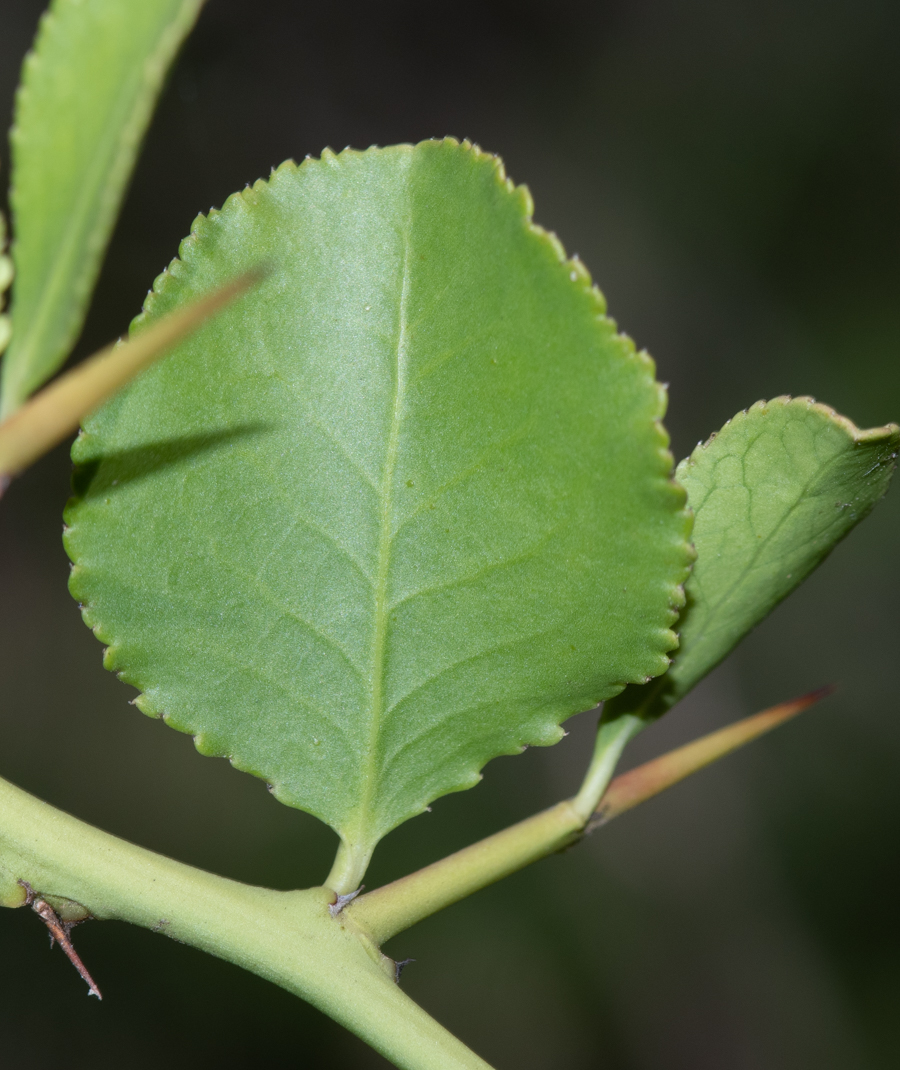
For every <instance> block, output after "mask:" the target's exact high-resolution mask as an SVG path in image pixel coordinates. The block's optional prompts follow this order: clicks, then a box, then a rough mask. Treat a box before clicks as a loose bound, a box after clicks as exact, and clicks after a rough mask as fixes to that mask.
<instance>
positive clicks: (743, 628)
mask: <svg viewBox="0 0 900 1070" xmlns="http://www.w3.org/2000/svg"><path fill="white" fill-rule="evenodd" d="M898 449H900V428H898V427H897V425H896V424H888V425H887V426H886V427H877V428H874V429H872V430H870V431H861V430H860V429H859V428H857V427H856V426H854V424H852V423H851V422H850V421H849V420H847V419H846V418H845V417H843V416H839V415H838V414H837V413H836V412H835V411H834V410H833V409H830V408H828V407H827V406H825V405H819V404H816V403H815V402H814V401H813V400H812V399H811V398H794V399H791V398H785V397H781V398H775V399H774V401H769V402H765V401H759V402H757V403H756V404H755V405H754V406H753V407H752V408H751V409H749V410H748V411H746V412H741V413H738V415H737V416H735V417H734V419H732V420H730V421H729V422H728V423H727V424H726V425H725V426H724V427H723V428H722V430H721V431H720V432H719V433H718V434H716V435H713V436H712V438H710V440H709V441H708V442H707V443H705V444H704V445H701V446H698V447H697V449H696V450H694V452H693V454H692V455H691V456H690V457H689V458H688V459H687V460H684V461H682V462H681V464H680V465H679V466H678V469H677V472H676V476H677V478H678V480H679V481H680V482H681V483H682V485H683V486H684V488H685V490H687V492H688V503H689V504H690V506H691V508H692V509H693V510H694V516H695V520H694V536H693V537H694V545H695V546H696V549H697V561H696V564H695V565H694V570H693V573H692V574H691V577H690V579H689V580H688V582H687V584H686V585H685V593H686V595H687V604H686V607H685V610H684V613H683V615H682V619H681V623H680V645H679V648H678V650H677V652H676V653H675V655H674V657H673V660H672V666H671V668H670V669H669V671H668V672H667V673H666V674H665V676H663V677H660V678H659V679H658V680H655V681H653V683H651V684H648V685H646V686H644V687H638V688H635V687H629V688H628V689H627V690H626V691H625V692H624V693H623V694H621V695H620V696H619V697H618V698H616V699H615V700H614V701H613V702H611V703H609V704H608V706H607V708H606V709H605V710H604V717H603V719H604V721H606V722H608V721H610V720H612V719H614V718H616V717H618V716H620V715H622V714H624V713H637V714H638V715H640V716H642V717H645V718H653V717H658V716H659V715H660V714H662V713H665V711H666V710H667V709H669V708H670V707H671V706H673V705H674V704H675V703H676V702H677V701H678V700H679V699H681V698H682V697H683V696H684V695H685V694H687V692H688V691H690V689H691V688H692V687H694V685H695V684H697V683H698V682H699V681H700V680H701V679H702V678H703V677H704V676H705V675H706V674H707V673H708V672H709V671H710V670H711V669H713V668H714V667H715V666H716V665H718V663H719V662H720V661H721V660H722V659H723V658H724V657H725V656H726V655H727V654H728V653H729V652H730V651H731V650H732V649H733V648H734V647H735V646H736V645H737V644H738V643H739V642H740V640H741V639H742V638H743V637H744V636H745V635H746V634H747V632H749V631H750V630H751V628H753V627H754V626H755V625H756V624H758V623H759V622H760V621H761V620H762V619H763V617H765V616H766V615H767V614H768V613H770V612H771V611H772V610H773V609H774V608H775V606H776V605H777V604H778V603H779V602H780V601H781V600H782V599H783V598H784V597H786V595H788V594H790V592H791V591H792V590H793V589H794V588H795V587H796V586H797V585H798V584H799V583H800V582H801V581H802V580H804V579H805V578H806V577H807V576H808V575H809V573H810V572H812V570H813V569H814V568H815V567H816V566H817V565H819V564H820V563H821V562H822V561H823V560H824V559H825V557H827V555H828V554H829V553H830V551H831V550H832V549H833V548H834V546H835V545H836V544H837V543H838V542H840V540H841V539H843V538H844V536H845V535H847V534H848V533H849V532H850V531H851V530H852V529H853V528H854V527H855V526H856V525H857V524H858V523H859V522H860V520H862V519H863V518H864V517H865V516H867V515H868V514H869V512H870V511H871V510H872V508H873V507H874V506H875V504H876V503H877V502H878V500H879V499H880V498H881V497H883V495H884V494H885V492H886V491H887V488H888V484H889V482H890V478H891V474H892V473H893V470H894V468H895V462H896V457H897V452H898Z"/></svg>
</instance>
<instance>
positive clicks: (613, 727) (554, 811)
mask: <svg viewBox="0 0 900 1070" xmlns="http://www.w3.org/2000/svg"><path fill="white" fill-rule="evenodd" d="M645 723H646V722H645V721H643V720H642V719H641V718H640V717H635V716H633V715H630V714H626V715H625V716H622V717H617V718H616V719H615V720H613V721H609V722H604V721H603V720H602V719H601V721H600V724H599V725H598V728H597V742H596V745H595V747H594V756H593V758H592V760H591V764H590V766H589V768H588V771H587V774H586V776H585V778H584V783H583V784H582V786H581V790H580V791H579V792H578V794H577V795H576V796H575V798H574V799H569V800H566V801H565V802H561V803H558V804H557V805H556V806H553V807H551V808H550V809H549V810H544V811H543V812H542V813H539V814H535V815H534V817H529V818H527V819H526V820H525V821H520V822H519V823H518V824H516V825H512V826H511V827H510V828H507V829H504V830H503V831H502V832H498V833H496V834H495V835H493V836H488V837H487V839H484V840H480V841H479V842H478V843H474V844H472V846H471V847H465V848H463V850H461V851H457V852H456V854H452V855H449V856H448V857H447V858H442V859H441V860H440V861H439V862H435V863H433V864H432V865H430V866H426V867H425V868H424V869H420V870H418V872H416V873H411V874H410V875H409V876H408V877H402V878H401V879H400V880H396V881H394V882H393V883H392V884H386V885H384V887H382V888H377V889H376V890H375V891H374V892H369V894H368V895H363V896H360V897H359V898H358V899H356V900H354V902H353V903H352V904H350V906H348V907H347V911H348V912H349V913H350V914H351V915H352V917H353V919H354V920H355V921H356V923H357V924H358V925H360V926H361V927H362V928H363V929H364V930H365V931H366V932H367V933H368V934H369V935H370V936H371V937H372V939H373V940H374V942H375V943H376V944H378V945H379V947H380V946H381V944H383V943H384V941H385V940H389V939H390V938H391V937H392V936H396V935H397V933H400V932H403V930H404V929H408V928H410V927H411V926H412V925H415V924H416V922H418V921H422V919H423V918H427V917H429V915H431V914H436V913H437V912H438V911H439V910H443V909H444V907H448V906H451V905H452V904H453V903H457V902H459V900H460V899H465V898H466V896H469V895H472V894H473V893H474V892H477V891H480V889H482V888H486V887H487V886H488V885H489V884H494V883H496V882H497V881H499V880H502V879H503V878H504V877H508V876H509V875H510V874H511V873H515V872H516V870H519V869H523V868H524V867H525V866H528V865H530V864H531V863H532V862H537V861H538V860H539V859H541V858H545V857H546V856H547V855H550V854H553V853H554V852H556V851H561V850H562V849H563V848H565V847H569V846H571V845H572V844H573V843H576V842H577V841H578V840H579V839H581V836H582V834H583V832H584V828H585V826H586V825H587V823H588V821H589V820H590V819H591V817H592V815H593V813H594V811H595V810H596V809H597V805H598V803H599V802H600V799H601V797H602V796H603V793H604V792H605V791H606V788H607V785H608V784H609V782H610V779H611V778H612V775H613V772H614V770H615V768H616V763H617V762H618V761H619V758H620V757H621V755H622V751H623V749H624V747H625V744H626V743H627V742H628V741H629V740H630V739H632V738H633V737H634V736H635V735H637V733H638V732H639V731H640V730H641V729H642V728H643V727H644V725H645Z"/></svg>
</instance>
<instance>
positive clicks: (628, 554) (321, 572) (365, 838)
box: [66, 140, 690, 883]
mask: <svg viewBox="0 0 900 1070" xmlns="http://www.w3.org/2000/svg"><path fill="white" fill-rule="evenodd" d="M530 211H531V203H530V198H529V196H528V193H527V191H526V190H524V189H522V188H518V189H517V188H515V187H513V186H512V185H511V184H510V183H509V182H508V181H507V180H506V179H505V177H504V174H503V170H502V166H501V165H500V163H499V161H498V160H497V159H496V158H494V157H491V156H488V155H486V154H484V153H482V152H480V151H479V150H478V149H476V148H473V147H472V146H470V145H468V144H464V145H459V144H458V143H456V142H454V141H450V140H448V141H444V142H424V143H423V144H420V145H418V146H415V147H412V146H409V145H401V146H397V147H394V148H390V149H383V150H378V149H372V150H369V151H368V152H364V153H358V152H351V151H347V152H344V153H341V154H340V155H339V156H335V155H333V154H331V153H325V154H324V155H323V158H322V160H321V161H318V160H316V161H312V160H311V161H307V162H306V163H304V164H303V165H302V166H301V167H299V168H298V167H297V166H296V165H295V164H293V163H287V164H285V165H283V166H282V167H281V168H279V169H278V170H277V171H276V172H275V173H274V174H273V175H272V177H271V179H270V181H269V182H258V183H256V185H255V186H254V187H253V188H252V189H247V190H245V191H244V192H243V193H241V194H236V195H235V196H233V197H232V198H230V199H229V200H228V202H227V203H226V205H225V207H224V208H223V209H222V211H221V212H213V213H212V214H211V215H210V216H209V217H208V218H202V217H201V218H200V219H198V220H197V221H196V223H195V224H194V228H193V231H192V234H191V236H190V237H189V238H188V239H187V240H186V241H185V242H184V243H183V245H182V248H181V259H180V260H177V261H175V262H174V263H173V264H172V266H171V267H170V269H169V271H168V273H167V274H165V275H163V276H161V277H160V278H159V279H158V280H157V283H156V287H155V293H154V294H152V295H151V296H150V298H149V299H148V303H147V312H146V314H145V316H144V317H143V323H147V322H151V321H153V320H155V319H156V318H157V317H159V316H160V315H161V314H163V313H164V312H166V311H168V310H170V309H172V308H174V307H176V306H178V305H180V304H182V303H183V302H185V301H187V300H190V299H191V298H192V297H194V296H195V295H197V294H199V293H202V292H204V291H206V290H208V289H209V288H211V287H212V286H214V285H217V284H218V283H219V282H221V281H222V280H226V279H229V278H232V277H233V276H234V275H235V274H237V273H239V272H241V271H244V270H246V269H247V268H248V267H250V266H251V265H253V264H255V263H257V262H258V261H260V260H261V259H263V258H265V259H267V260H268V262H269V263H270V264H271V266H272V270H271V273H270V275H269V276H268V278H267V279H266V280H265V281H264V282H263V283H262V284H261V285H260V287H259V288H258V289H257V290H256V291H254V292H253V293H251V294H250V295H249V296H247V297H246V298H244V299H242V301H241V302H239V303H238V304H237V305H235V306H234V307H233V308H231V309H227V310H226V311H225V312H223V313H222V314H221V315H220V316H219V317H218V319H217V320H216V321H215V322H214V323H212V324H211V325H210V326H208V327H205V328H203V329H202V330H201V331H200V332H198V333H197V335H195V336H194V337H192V338H191V339H190V340H188V341H187V342H186V343H184V344H183V345H182V346H181V347H180V349H179V350H178V351H176V353H175V354H174V355H173V356H171V357H170V358H169V359H168V360H167V361H166V362H165V363H164V365H161V366H159V367H156V368H154V369H152V370H151V371H150V372H148V373H147V374H146V375H145V376H144V377H143V378H142V379H140V380H139V381H138V382H137V383H136V384H135V385H134V386H133V387H131V388H129V389H128V390H127V391H126V392H125V393H124V394H122V395H121V397H120V398H117V399H116V400H115V401H113V402H112V403H111V404H110V405H109V406H107V407H106V408H105V409H104V410H103V411H101V413H100V414H99V415H98V416H97V417H95V418H94V419H92V420H91V421H90V422H89V423H88V424H87V425H86V428H85V434H84V435H83V436H82V437H81V438H80V439H79V441H78V442H77V444H76V447H75V458H76V460H77V461H78V462H79V463H80V464H81V465H82V466H83V469H82V475H81V477H80V487H79V489H80V494H81V497H80V499H78V500H76V501H75V502H74V503H73V504H72V505H71V506H70V508H69V510H68V514H67V523H68V524H69V525H70V527H69V531H68V534H67V540H66V542H67V548H68V551H69V553H70V555H71V556H72V559H73V561H74V563H75V564H74V568H73V572H72V579H71V590H72V592H73V594H74V595H75V597H76V598H77V599H78V600H79V601H80V602H82V603H83V604H84V613H85V619H86V620H87V622H88V624H89V625H90V626H91V627H92V628H93V629H94V631H95V632H96V634H97V635H98V637H99V638H100V639H101V640H102V641H103V642H104V643H107V644H108V645H109V649H108V652H107V655H106V664H107V665H108V667H109V668H111V669H113V670H115V671H116V672H118V673H119V674H120V675H121V676H122V677H123V678H124V679H126V680H128V681H129V682H131V683H133V684H134V685H136V686H137V687H138V688H140V689H141V691H142V692H143V696H142V697H141V699H140V700H139V704H140V706H141V708H142V709H143V710H144V711H146V712H147V713H151V714H159V715H162V716H163V717H165V719H166V721H167V722H168V723H169V724H171V725H173V726H174V727H176V728H179V729H180V730H182V731H185V732H191V733H193V734H194V735H195V736H196V742H197V746H198V747H199V749H200V750H201V751H203V752H204V753H207V754H215V755H227V756H228V757H229V758H230V759H231V761H232V762H233V763H234V764H235V765H236V766H238V767H239V768H241V769H245V770H249V771H251V772H253V773H255V774H257V775H258V776H261V777H264V778H266V779H267V780H268V781H269V782H270V783H271V784H272V789H273V791H274V793H275V794H276V795H277V797H278V798H279V799H281V800H282V801H284V802H286V803H289V804H291V805H294V806H298V807H302V808H303V809H306V810H309V811H311V812H312V813H314V814H317V815H318V816H319V817H321V818H323V819H324V820H325V821H327V822H329V823H330V824H331V825H332V826H333V827H334V828H335V829H337V830H338V831H339V832H340V833H341V835H342V837H343V839H344V843H345V845H346V848H347V852H348V857H349V858H352V859H353V860H354V861H353V862H352V865H350V870H349V871H348V872H351V873H352V874H353V876H352V877H347V879H346V882H345V881H343V880H341V881H339V883H347V882H350V883H352V880H353V879H358V876H359V874H360V872H361V869H362V868H363V866H364V864H365V860H366V859H367V857H368V853H369V851H370V850H371V847H372V846H373V845H374V843H375V842H376V841H377V840H378V839H379V838H380V837H381V836H382V835H383V834H384V833H385V832H386V831H388V830H389V829H391V828H392V827H394V826H395V825H397V824H398V823H400V822H401V821H403V820H405V819H406V818H408V817H410V816H412V815H414V814H416V813H419V812H420V811H422V810H423V809H424V808H425V807H426V806H427V804H428V803H429V802H431V801H432V800H433V799H434V798H436V797H437V796H439V795H442V794H444V793H446V792H449V791H455V790H459V789H462V788H467V787H470V786H471V785H473V784H474V783H475V782H476V781H477V780H478V779H479V770H480V768H481V767H482V766H483V765H484V763H485V762H486V761H487V760H488V759H490V758H492V757H494V756H496V755H499V754H509V753H514V752H517V751H519V750H520V749H521V748H522V747H523V746H525V745H526V744H537V745H544V744H550V743H554V742H556V741H557V740H558V739H559V738H560V736H561V731H560V729H559V727H558V724H559V722H560V721H562V720H563V719H564V718H566V717H568V716H569V715H570V714H572V713H575V712H576V711H580V710H584V709H587V708H589V707H591V706H592V705H594V704H595V703H596V702H598V701H599V700H600V699H603V698H607V697H609V696H610V695H613V694H615V693H616V692H617V691H619V690H620V689H621V688H622V686H623V685H624V684H626V683H627V682H629V681H638V680H641V681H642V680H646V679H647V678H649V677H652V676H654V675H656V674H658V673H661V672H663V671H664V670H665V668H666V666H667V664H668V662H667V659H666V652H667V651H668V650H669V649H671V647H672V645H673V643H674V635H673V633H672V632H671V631H670V626H671V624H672V623H673V621H674V619H675V615H676V613H675V610H676V607H677V606H678V605H680V602H681V597H682V595H681V590H680V587H679V585H680V584H681V583H682V582H683V580H684V578H685V576H686V572H687V565H688V561H689V559H690V548H689V546H688V544H687V542H686V539H687V536H688V533H689V524H690V520H689V516H688V514H687V513H686V512H685V511H684V509H683V504H684V495H683V491H681V489H680V488H678V487H677V486H676V485H675V484H674V483H673V482H672V481H671V480H670V465H671V461H670V457H669V455H668V453H667V451H666V443H667V440H666V437H665V433H664V431H663V429H662V427H661V425H660V424H659V422H658V421H659V418H660V417H661V415H662V412H663V407H664V394H663V391H662V389H661V388H660V387H659V385H658V384H657V383H656V382H655V381H654V378H653V365H652V362H651V361H650V360H649V358H647V357H646V356H645V355H643V354H639V353H636V352H635V350H634V346H633V345H632V343H631V342H630V341H629V340H628V339H627V338H625V337H623V336H622V335H619V334H617V333H616V330H615V325H614V324H613V322H612V321H611V320H609V319H608V318H606V316H605V314H604V304H603V299H602V297H601V296H600V294H599V293H598V291H597V290H595V289H593V288H592V287H591V284H590V279H589V277H588V275H587V272H586V271H585V270H584V268H583V267H582V266H581V265H580V264H579V263H578V262H577V261H566V260H565V259H564V254H563V252H562V249H561V248H560V246H559V243H558V242H557V241H556V240H555V239H554V238H553V237H552V236H550V235H548V234H546V233H545V232H543V231H541V230H540V229H538V228H537V227H535V226H534V225H533V224H532V223H531V219H530ZM140 325H141V324H140V323H139V326H140Z"/></svg>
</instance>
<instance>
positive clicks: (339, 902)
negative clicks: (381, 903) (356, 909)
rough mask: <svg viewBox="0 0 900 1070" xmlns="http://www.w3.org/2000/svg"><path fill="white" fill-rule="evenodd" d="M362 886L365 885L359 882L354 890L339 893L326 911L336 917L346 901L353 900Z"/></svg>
mask: <svg viewBox="0 0 900 1070" xmlns="http://www.w3.org/2000/svg"><path fill="white" fill-rule="evenodd" d="M363 888H365V885H364V884H361V885H360V886H359V887H358V888H357V889H356V891H355V892H347V894H346V895H339V896H338V897H337V899H335V901H334V902H333V903H332V904H331V906H330V907H329V908H328V913H329V914H330V915H331V916H332V917H333V918H336V917H337V916H338V914H340V912H341V911H342V910H343V909H344V907H345V906H346V905H347V904H348V903H352V902H353V900H354V899H355V898H356V897H357V896H358V895H359V893H360V892H361V891H362V890H363Z"/></svg>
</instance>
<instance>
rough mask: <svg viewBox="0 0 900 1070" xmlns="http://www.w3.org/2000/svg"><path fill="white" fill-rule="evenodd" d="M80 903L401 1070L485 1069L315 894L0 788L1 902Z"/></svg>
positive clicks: (328, 896) (323, 892)
mask: <svg viewBox="0 0 900 1070" xmlns="http://www.w3.org/2000/svg"><path fill="white" fill-rule="evenodd" d="M20 880H22V881H27V882H28V883H29V884H30V885H31V887H32V888H33V889H34V890H35V892H37V893H39V894H41V895H42V896H51V897H52V896H62V897H65V898H66V899H71V900H74V901H76V902H78V903H81V904H83V905H84V906H85V907H86V908H87V909H88V910H89V911H90V912H91V914H93V915H94V917H96V918H118V919H120V920H122V921H129V922H132V923H134V924H136V925H142V926H144V927H146V928H150V929H155V930H157V931H160V932H163V933H165V934H166V935H168V936H171V937H174V938H175V939H177V940H181V941H183V942H184V943H188V944H191V945H193V946H194V947H197V948H201V949H202V950H204V951H208V952H210V953H211V954H213V955H216V956H218V957H219V958H223V959H226V960H228V961H229V962H233V963H236V964H237V965H239V966H243V967H244V968H245V969H248V970H251V971H253V973H256V974H259V975H260V976H261V977H265V978H266V979H268V980H270V981H274V982H275V983H276V984H278V985H281V986H282V987H283V988H286V989H287V990H288V991H290V992H294V993H295V994H296V995H298V996H301V997H302V998H304V999H306V1000H308V1001H309V1002H310V1003H312V1004H314V1005H315V1006H316V1007H318V1008H319V1009H320V1010H322V1011H324V1012H325V1013H326V1014H328V1015H330V1016H331V1017H332V1018H334V1019H335V1020H336V1021H338V1022H340V1023H341V1024H342V1025H344V1026H346V1027H347V1028H348V1029H350V1030H352V1031H353V1032H354V1033H356V1034H357V1035H358V1036H360V1037H361V1038H362V1039H363V1040H365V1041H366V1042H367V1043H369V1044H371V1045H372V1047H374V1048H375V1049H376V1050H377V1051H380V1052H381V1053H382V1054H383V1055H384V1056H385V1057H386V1058H388V1059H390V1060H391V1061H392V1062H394V1063H395V1064H396V1065H397V1066H399V1067H403V1068H408V1070H489V1068H488V1066H487V1063H485V1062H484V1061H483V1060H482V1059H480V1058H478V1056H477V1055H474V1054H473V1053H472V1052H471V1051H469V1050H468V1049H467V1048H466V1047H465V1046H464V1045H463V1044H462V1043H461V1042H460V1041H458V1040H457V1039H456V1038H455V1037H453V1036H452V1035H451V1034H450V1033H448V1032H447V1031H446V1030H445V1029H444V1028H443V1027H442V1026H440V1025H439V1024H438V1023H437V1022H435V1021H434V1020H433V1019H432V1018H430V1017H429V1016H428V1015H427V1014H426V1013H425V1011H423V1010H422V1009H421V1008H420V1007H418V1006H417V1005H416V1004H415V1003H413V1001H412V1000H410V999H409V998H408V997H407V996H406V995H404V993H403V992H402V990H401V989H400V988H399V986H398V985H397V984H396V982H395V972H394V964H393V962H391V960H390V959H388V958H386V957H385V956H383V955H381V953H380V952H379V951H378V949H377V948H376V947H375V946H374V944H372V942H371V941H370V940H368V939H367V937H366V936H365V935H364V934H362V933H361V932H360V931H359V930H358V928H357V926H356V925H355V924H354V923H353V921H352V919H351V918H349V916H344V914H340V915H338V916H337V917H336V918H335V917H332V916H331V913H330V911H329V909H328V908H329V905H330V904H331V903H332V902H333V901H334V895H333V893H332V892H330V891H329V890H328V889H326V888H310V889H307V890H306V891H295V892H275V891H270V890H268V889H265V888H254V887H251V886H248V885H244V884H239V883H237V882H236V881H230V880H226V879H225V878H224V877H218V876H215V875H213V874H211V873H205V872H203V871H202V870H198V869H194V868H193V867H191V866H186V865H183V864H182V863H180V862H175V861H173V860H172V859H169V858H164V857H163V856H161V855H157V854H154V853H153V852H152V851H147V850H144V849H143V848H141V847H136V846H134V845H133V844H129V843H126V842H125V841H123V840H120V839H118V838H116V837H115V836H110V835H109V834H108V833H105V832H101V831H100V830H98V829H95V828H92V827H91V826H90V825H86V824H84V822H82V821H78V820H77V819H76V818H74V817H71V816H69V815H68V814H64V813H62V812H61V811H59V810H56V809H54V808H53V807H52V806H49V805H48V804H46V803H43V802H41V801H40V800H38V799H35V798H34V797H33V796H31V795H28V794H27V793H26V792H24V791H22V790H20V789H19V788H16V787H14V786H13V785H12V784H9V783H7V782H5V781H0V902H2V904H3V905H5V906H21V905H23V904H24V900H25V890H24V888H23V887H22V886H21V885H20V884H19V883H18V882H19V881H20Z"/></svg>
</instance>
